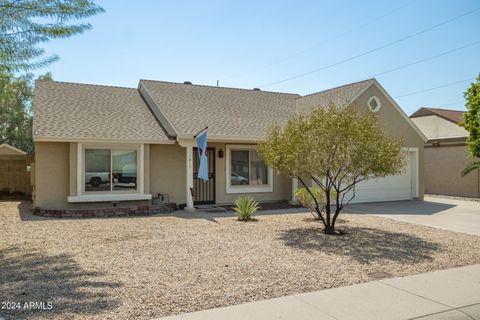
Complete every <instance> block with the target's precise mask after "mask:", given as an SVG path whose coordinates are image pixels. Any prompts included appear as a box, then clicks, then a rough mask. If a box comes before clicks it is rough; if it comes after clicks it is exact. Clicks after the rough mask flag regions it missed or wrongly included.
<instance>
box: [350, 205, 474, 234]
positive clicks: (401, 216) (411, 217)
mask: <svg viewBox="0 0 480 320" xmlns="http://www.w3.org/2000/svg"><path fill="white" fill-rule="evenodd" d="M345 212H349V213H363V214H371V215H375V216H380V217H385V218H389V219H394V220H399V221H405V222H410V223H417V224H422V225H426V226H430V227H435V228H440V229H447V230H451V231H457V232H464V233H468V234H473V235H478V236H480V202H476V201H465V200H455V199H448V198H437V197H425V200H424V201H396V202H377V203H362V204H351V205H349V206H347V208H346V209H345Z"/></svg>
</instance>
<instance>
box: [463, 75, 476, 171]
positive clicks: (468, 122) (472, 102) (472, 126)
mask: <svg viewBox="0 0 480 320" xmlns="http://www.w3.org/2000/svg"><path fill="white" fill-rule="evenodd" d="M464 96H465V100H466V102H465V106H466V107H467V113H465V120H464V121H463V123H462V125H463V126H464V127H465V129H466V130H467V131H468V132H469V136H468V138H467V146H468V151H469V153H470V155H471V156H472V157H473V158H477V159H478V158H480V74H479V75H478V77H477V79H476V81H475V82H474V83H472V85H471V86H470V88H468V89H467V91H466V92H465V93H464ZM479 169H480V160H475V161H473V162H472V163H470V164H469V165H468V166H467V167H466V168H465V169H463V170H462V172H461V173H460V174H461V175H462V176H465V175H467V174H469V173H470V172H472V171H474V170H479Z"/></svg>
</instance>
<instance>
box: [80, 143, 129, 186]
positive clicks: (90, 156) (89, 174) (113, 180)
mask: <svg viewBox="0 0 480 320" xmlns="http://www.w3.org/2000/svg"><path fill="white" fill-rule="evenodd" d="M84 183H85V191H86V192H92V191H93V192H95V191H119V190H136V189H137V150H116V149H114V150H112V149H85V175H84Z"/></svg>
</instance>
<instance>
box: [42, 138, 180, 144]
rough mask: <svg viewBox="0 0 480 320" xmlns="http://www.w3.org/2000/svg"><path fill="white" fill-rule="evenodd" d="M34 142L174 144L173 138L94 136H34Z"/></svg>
mask: <svg viewBox="0 0 480 320" xmlns="http://www.w3.org/2000/svg"><path fill="white" fill-rule="evenodd" d="M33 141H34V142H81V143H111V144H115V143H135V144H175V140H131V139H94V138H59V137H34V139H33Z"/></svg>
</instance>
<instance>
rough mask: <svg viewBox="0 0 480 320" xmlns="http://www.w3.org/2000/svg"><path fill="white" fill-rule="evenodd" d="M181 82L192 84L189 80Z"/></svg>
mask: <svg viewBox="0 0 480 320" xmlns="http://www.w3.org/2000/svg"><path fill="white" fill-rule="evenodd" d="M183 84H192V83H191V82H190V81H184V82H183Z"/></svg>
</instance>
